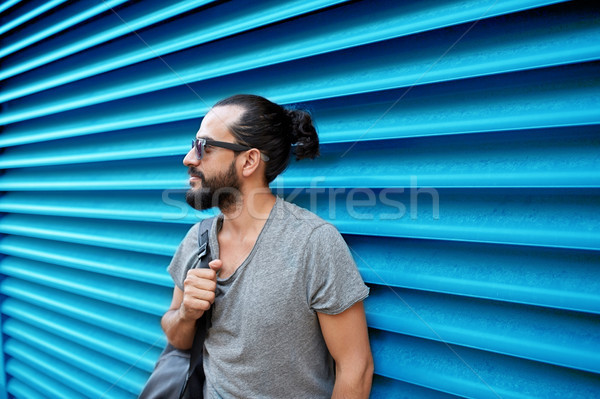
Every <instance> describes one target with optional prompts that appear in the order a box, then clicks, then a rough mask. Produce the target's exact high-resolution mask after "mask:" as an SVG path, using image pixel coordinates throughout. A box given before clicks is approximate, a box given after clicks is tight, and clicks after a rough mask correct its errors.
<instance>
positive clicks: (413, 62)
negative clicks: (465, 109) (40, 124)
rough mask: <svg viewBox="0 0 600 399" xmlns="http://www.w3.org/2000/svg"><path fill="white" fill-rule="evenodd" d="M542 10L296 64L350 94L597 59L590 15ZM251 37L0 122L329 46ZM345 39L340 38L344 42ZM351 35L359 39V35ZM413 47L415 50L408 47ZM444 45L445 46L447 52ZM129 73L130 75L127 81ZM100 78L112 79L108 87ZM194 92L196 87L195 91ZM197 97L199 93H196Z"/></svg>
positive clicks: (268, 35) (21, 108)
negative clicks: (558, 27)
mask: <svg viewBox="0 0 600 399" xmlns="http://www.w3.org/2000/svg"><path fill="white" fill-rule="evenodd" d="M548 14H549V15H546V14H544V15H537V13H532V14H531V16H530V17H529V18H527V17H512V16H509V17H503V18H502V19H500V20H499V21H480V22H479V23H478V24H477V25H476V26H475V28H474V29H473V32H471V34H470V35H467V36H465V37H464V38H463V39H462V40H460V41H459V42H455V40H456V38H457V37H460V36H461V34H463V33H464V30H465V28H464V27H460V28H454V27H453V28H448V30H449V32H438V31H434V32H431V33H427V34H423V35H420V36H417V37H409V38H402V39H398V40H392V41H388V42H384V43H379V44H374V45H369V46H362V47H359V48H353V49H349V50H344V51H341V52H339V53H332V54H328V55H324V56H321V57H313V58H314V60H307V61H306V62H305V63H306V64H307V65H305V66H304V67H300V68H297V69H298V70H299V71H307V70H311V69H309V68H308V66H309V65H313V67H314V66H316V65H317V64H318V65H319V66H320V67H319V68H318V72H319V74H322V75H325V76H327V78H326V80H327V82H328V84H327V86H332V87H339V88H343V89H342V90H344V91H346V92H348V93H356V92H372V91H377V90H387V89H391V88H397V87H406V86H410V85H421V84H429V83H436V82H440V81H446V80H452V79H465V78H472V77H476V76H482V75H489V74H497V73H504V72H511V71H515V70H523V69H531V68H539V67H547V66H551V65H560V64H568V63H574V62H582V61H589V60H596V59H598V58H599V57H600V55H599V54H600V47H599V46H598V44H597V43H598V41H599V40H600V28H598V26H597V24H595V22H594V20H593V18H592V17H591V16H587V17H586V13H584V12H583V11H581V10H577V11H575V12H574V11H573V10H569V9H568V8H567V9H564V7H563V8H560V9H558V10H557V11H556V12H555V14H556V15H553V14H552V13H548ZM511 18H512V19H514V20H515V21H513V20H511ZM586 18H587V19H586ZM505 19H506V20H508V22H507V21H505ZM499 25H500V26H501V28H499ZM555 25H563V28H562V29H561V30H560V31H558V32H557V31H556V30H555V29H554V26H555ZM281 29H285V31H286V32H289V31H290V30H291V31H297V30H300V28H298V29H295V28H293V27H289V28H288V27H281ZM507 32H511V33H507ZM512 32H519V34H518V35H516V34H514V33H512ZM251 35H258V37H256V38H254V37H250V38H247V39H246V38H245V37H244V36H239V37H235V38H233V39H230V40H231V41H232V42H231V43H230V44H226V43H221V42H216V43H212V44H208V45H207V46H206V48H204V49H202V51H199V49H190V50H189V51H188V52H183V53H177V54H174V55H173V56H171V57H169V56H167V57H165V58H162V59H161V60H153V61H151V62H149V63H146V64H144V65H143V66H138V65H135V66H133V67H131V68H125V69H121V70H118V71H114V72H111V73H110V74H109V75H110V76H104V75H103V76H99V77H97V78H90V79H87V80H84V81H79V82H77V84H76V85H69V86H64V87H62V88H59V89H55V90H50V91H45V92H42V93H40V94H36V95H30V96H28V97H26V98H24V99H22V100H16V101H13V102H11V105H10V108H9V110H8V112H6V113H4V115H3V116H2V117H0V123H2V124H10V123H15V122H19V121H23V120H26V119H32V118H37V117H40V116H44V115H49V114H53V113H58V112H63V111H67V110H71V109H75V108H81V107H85V106H89V105H93V104H99V103H102V102H107V101H112V100H118V99H120V98H124V97H128V96H134V95H139V94H142V93H147V92H151V91H156V90H161V89H165V88H168V87H173V86H180V85H182V84H184V83H185V84H186V86H185V88H186V89H187V88H188V85H189V84H190V83H191V82H196V81H199V80H205V79H210V78H216V77H219V76H223V75H226V74H231V73H235V72H240V71H243V70H247V69H253V68H257V67H261V66H265V65H269V64H272V63H279V62H282V61H287V60H288V59H294V58H296V57H297V56H288V55H287V54H288V53H289V52H290V51H293V52H297V51H298V48H302V49H304V50H303V51H307V52H308V53H307V54H306V55H311V54H310V49H311V47H313V46H314V45H312V44H311V43H302V41H306V40H307V39H305V38H306V37H309V38H311V39H308V40H316V41H317V43H322V42H323V41H326V42H328V43H333V42H332V38H330V37H329V35H328V34H327V32H326V33H323V34H322V36H323V37H327V39H322V38H319V37H318V36H317V37H315V35H310V32H309V33H308V36H305V35H304V34H302V35H298V34H296V36H297V37H295V38H294V39H293V40H296V41H299V43H297V44H294V45H293V46H292V45H291V43H290V40H289V39H288V38H287V37H286V36H287V35H286V34H285V33H283V32H277V31H276V32H270V31H269V30H264V31H258V32H252V33H251ZM352 36H353V35H352V34H349V35H344V37H345V38H346V39H347V38H348V37H352ZM482 38H485V39H482ZM357 40H358V42H359V43H360V42H361V40H360V38H357ZM246 41H247V42H246ZM272 41H275V43H271V42H272ZM263 42H266V43H265V47H264V48H263V47H259V49H256V50H255V49H253V47H254V46H255V43H263ZM415 42H417V43H416V44H415ZM292 43H293V42H292ZM213 46H214V47H215V48H213ZM415 46H418V48H419V49H420V50H419V51H415ZM240 47H242V48H244V51H243V52H240V51H239V48H240ZM339 47H342V48H343V47H346V46H344V45H340V46H339ZM449 48H451V49H452V51H450V52H448V49H449ZM223 49H226V50H223ZM575 49H576V50H575ZM333 50H335V47H334V48H333ZM445 51H446V53H445ZM206 53H210V54H211V55H212V57H211V61H210V62H207V61H206V60H205V57H200V58H199V55H201V54H206ZM273 54H276V56H274V55H273ZM306 55H302V56H306ZM441 55H443V57H442V56H441ZM298 56H301V55H298ZM198 58H199V59H198ZM165 63H166V64H167V65H169V68H168V69H165ZM340 64H341V65H343V66H344V72H343V73H340V70H339V65H340ZM313 70H314V68H313ZM174 71H177V72H174ZM313 74H314V72H313ZM304 75H306V73H304ZM132 76H135V77H136V78H134V79H133V80H132ZM301 76H302V74H300V73H298V74H297V78H296V79H295V80H296V81H298V80H300V79H298V78H299V77H301ZM353 76H354V77H353ZM365 76H367V77H368V78H365ZM107 79H108V80H109V81H110V82H111V84H110V85H109V86H107V84H106V82H107ZM255 90H256V89H255ZM314 90H315V91H313V96H316V97H314V98H323V97H326V96H323V95H321V94H320V92H321V91H322V90H324V87H321V88H318V89H314ZM327 90H329V89H327ZM338 90H339V89H338ZM242 91H243V90H242ZM197 93H202V92H201V91H199V90H197ZM338 95H339V94H338ZM200 97H201V98H203V97H204V96H203V95H202V94H200ZM204 105H205V106H208V105H210V104H204Z"/></svg>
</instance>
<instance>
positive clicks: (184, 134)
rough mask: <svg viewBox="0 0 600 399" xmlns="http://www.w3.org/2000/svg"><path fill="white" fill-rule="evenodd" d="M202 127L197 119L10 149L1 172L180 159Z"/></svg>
mask: <svg viewBox="0 0 600 399" xmlns="http://www.w3.org/2000/svg"><path fill="white" fill-rule="evenodd" d="M199 125H200V123H199V121H198V120H197V119H196V120H192V119H190V120H184V121H178V122H173V123H168V124H158V125H151V126H144V127H141V128H135V129H130V130H126V131H114V132H105V133H102V134H101V135H87V136H78V137H72V138H67V139H62V140H54V141H45V142H38V143H32V144H30V145H27V146H16V147H9V148H6V149H5V151H4V152H3V153H2V157H0V168H3V169H8V168H15V167H25V168H27V167H32V166H39V165H63V164H73V163H89V162H103V161H113V160H123V159H139V158H154V157H165V156H173V155H177V156H181V155H182V154H185V153H186V152H187V151H188V147H189V146H190V144H189V141H190V138H191V137H194V134H195V132H196V131H197V130H198V126H199ZM26 150H28V151H26ZM176 163H177V164H181V162H176Z"/></svg>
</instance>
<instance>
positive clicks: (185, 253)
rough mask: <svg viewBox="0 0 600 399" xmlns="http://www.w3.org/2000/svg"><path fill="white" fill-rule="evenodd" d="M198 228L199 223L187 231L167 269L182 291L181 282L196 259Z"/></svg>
mask: <svg viewBox="0 0 600 399" xmlns="http://www.w3.org/2000/svg"><path fill="white" fill-rule="evenodd" d="M198 226H199V223H196V224H195V225H193V226H192V228H190V229H189V231H188V232H187V234H186V235H185V238H184V239H183V240H182V241H181V243H180V244H179V247H178V248H177V251H175V255H173V258H172V259H171V263H170V264H169V267H168V268H167V271H168V272H169V274H170V275H171V278H172V279H173V282H174V283H175V285H176V286H177V287H179V288H180V289H181V290H183V281H184V280H185V278H186V276H187V272H188V270H189V269H190V268H191V267H192V266H193V265H194V263H195V262H196V261H197V258H198V256H197V253H198Z"/></svg>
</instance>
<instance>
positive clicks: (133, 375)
mask: <svg viewBox="0 0 600 399" xmlns="http://www.w3.org/2000/svg"><path fill="white" fill-rule="evenodd" d="M4 331H5V334H7V335H8V336H11V337H13V338H14V339H16V340H17V341H15V340H8V342H7V343H6V348H7V352H8V351H13V352H17V351H19V352H23V353H26V352H27V351H29V352H33V353H32V354H31V355H32V356H35V354H36V353H37V352H38V351H40V352H42V353H45V354H47V355H49V356H52V357H55V358H57V359H59V360H61V361H63V362H65V363H67V364H69V365H71V366H73V367H74V368H77V369H80V370H82V371H84V372H86V373H88V374H90V375H93V376H95V377H97V378H99V379H102V380H104V381H106V382H108V383H109V384H114V385H115V387H119V388H121V389H123V390H126V391H128V392H130V393H132V394H138V393H139V392H140V390H141V388H142V387H143V386H144V383H145V382H146V380H147V379H148V372H145V371H142V370H140V369H138V368H136V367H132V366H130V365H129V364H126V363H123V362H120V361H116V360H114V359H111V358H109V357H108V356H106V355H104V354H102V353H99V352H96V351H92V350H90V349H88V348H86V347H85V346H81V345H78V344H74V343H72V342H70V341H68V340H65V339H62V338H59V337H58V336H56V335H54V334H50V333H46V332H44V331H41V330H39V329H36V328H34V327H32V326H29V325H27V324H25V323H21V322H19V321H17V320H15V319H9V320H7V321H6V326H4ZM32 348H35V350H34V351H32V350H31V349H32Z"/></svg>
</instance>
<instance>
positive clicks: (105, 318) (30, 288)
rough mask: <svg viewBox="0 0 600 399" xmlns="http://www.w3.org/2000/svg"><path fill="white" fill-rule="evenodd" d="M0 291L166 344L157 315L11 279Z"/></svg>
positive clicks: (52, 309) (21, 299)
mask: <svg viewBox="0 0 600 399" xmlns="http://www.w3.org/2000/svg"><path fill="white" fill-rule="evenodd" d="M0 292H2V294H4V295H6V296H9V297H11V298H15V299H18V300H20V301H22V302H27V303H29V304H30V305H32V306H35V307H39V308H44V309H47V310H49V311H51V312H54V313H60V314H62V315H66V316H68V317H71V318H74V319H77V320H80V321H83V322H85V323H90V324H93V325H94V326H97V327H101V328H103V329H106V330H109V331H112V332H115V333H118V334H121V335H124V336H127V337H135V338H136V339H137V340H139V341H142V342H145V343H147V344H151V345H157V346H164V345H166V343H167V341H166V338H165V335H164V333H163V331H162V329H161V327H160V320H159V317H158V316H156V315H149V314H147V313H143V312H140V311H138V310H133V309H128V308H125V307H122V306H118V305H113V304H109V303H106V302H102V301H99V300H95V299H90V298H86V297H85V296H81V295H78V294H76V293H68V292H65V291H61V290H57V289H54V288H49V287H45V286H43V285H39V284H35V283H32V282H30V281H25V280H19V279H15V278H12V277H6V278H4V279H3V280H2V282H1V283H0Z"/></svg>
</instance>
